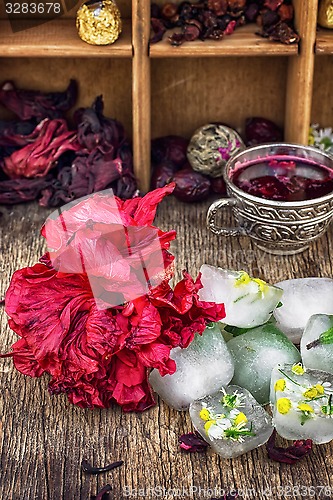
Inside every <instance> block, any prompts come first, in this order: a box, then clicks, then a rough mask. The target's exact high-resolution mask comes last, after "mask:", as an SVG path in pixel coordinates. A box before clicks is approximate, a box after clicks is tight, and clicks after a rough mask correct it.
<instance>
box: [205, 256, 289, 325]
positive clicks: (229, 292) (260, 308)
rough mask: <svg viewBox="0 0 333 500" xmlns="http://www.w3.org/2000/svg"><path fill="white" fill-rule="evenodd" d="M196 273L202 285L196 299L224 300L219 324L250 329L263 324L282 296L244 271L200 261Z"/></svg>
mask: <svg viewBox="0 0 333 500" xmlns="http://www.w3.org/2000/svg"><path fill="white" fill-rule="evenodd" d="M200 272H201V282H202V285H203V288H202V289H201V290H199V297H200V299H201V300H204V301H207V302H209V301H211V302H216V303H224V305H225V311H226V317H225V318H224V319H223V323H226V324H227V325H231V326H237V327H239V328H253V327H255V326H258V325H262V324H263V323H266V321H268V319H269V318H270V317H271V315H272V311H273V309H274V308H275V307H276V306H277V304H278V303H279V301H280V299H281V297H282V293H283V292H282V290H280V289H279V288H277V287H275V286H271V285H268V284H267V283H266V282H265V281H262V280H260V279H257V278H251V277H250V276H249V275H248V274H247V273H246V272H245V271H230V270H228V269H221V268H219V267H214V266H209V265H207V264H204V265H203V266H201V269H200Z"/></svg>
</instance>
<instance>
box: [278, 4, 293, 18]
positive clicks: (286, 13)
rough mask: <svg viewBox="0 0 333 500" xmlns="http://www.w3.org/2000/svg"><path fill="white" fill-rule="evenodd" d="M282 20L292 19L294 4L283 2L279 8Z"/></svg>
mask: <svg viewBox="0 0 333 500" xmlns="http://www.w3.org/2000/svg"><path fill="white" fill-rule="evenodd" d="M278 14H279V17H280V20H281V21H291V20H292V19H293V17H294V8H293V6H292V5H287V4H285V3H284V4H282V5H281V7H280V8H279V10H278Z"/></svg>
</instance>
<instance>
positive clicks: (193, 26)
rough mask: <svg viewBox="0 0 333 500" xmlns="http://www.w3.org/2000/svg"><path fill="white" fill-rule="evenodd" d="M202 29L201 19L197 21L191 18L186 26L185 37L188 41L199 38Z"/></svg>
mask: <svg viewBox="0 0 333 500" xmlns="http://www.w3.org/2000/svg"><path fill="white" fill-rule="evenodd" d="M201 31H202V26H201V23H200V22H199V21H196V20H195V19H191V20H190V21H187V23H186V25H185V28H184V39H185V40H186V41H187V42H192V41H193V40H197V39H198V38H199V36H200V33H201Z"/></svg>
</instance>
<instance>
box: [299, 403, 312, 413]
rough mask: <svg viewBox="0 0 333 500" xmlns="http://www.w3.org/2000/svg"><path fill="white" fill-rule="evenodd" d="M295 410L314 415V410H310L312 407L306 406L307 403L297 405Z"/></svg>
mask: <svg viewBox="0 0 333 500" xmlns="http://www.w3.org/2000/svg"><path fill="white" fill-rule="evenodd" d="M297 408H298V409H299V410H301V411H306V412H309V413H314V409H313V408H312V406H310V405H308V403H299V405H298V406H297Z"/></svg>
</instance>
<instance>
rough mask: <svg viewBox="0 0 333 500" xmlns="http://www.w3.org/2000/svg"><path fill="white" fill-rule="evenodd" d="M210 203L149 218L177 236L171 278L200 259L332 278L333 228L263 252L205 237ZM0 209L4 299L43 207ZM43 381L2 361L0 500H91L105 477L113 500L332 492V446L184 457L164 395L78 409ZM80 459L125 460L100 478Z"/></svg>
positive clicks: (29, 254)
mask: <svg viewBox="0 0 333 500" xmlns="http://www.w3.org/2000/svg"><path fill="white" fill-rule="evenodd" d="M208 205H209V203H208V202H207V203H202V204H196V205H186V204H182V203H178V202H176V201H175V200H174V199H173V198H171V197H170V198H169V199H167V200H165V201H164V202H163V203H162V205H161V207H160V209H159V212H158V216H157V219H156V225H159V226H160V227H161V228H162V229H163V230H168V229H171V228H173V229H176V230H177V233H178V237H177V240H176V241H175V242H174V244H173V245H172V251H173V252H174V254H175V255H176V263H177V274H178V276H177V277H178V278H179V277H180V271H181V270H182V269H187V270H188V271H189V272H190V273H191V274H192V275H197V273H198V270H199V268H200V265H201V264H203V263H208V264H212V265H219V266H221V267H228V268H231V269H244V270H246V271H248V272H250V273H252V274H253V275H255V276H256V277H259V278H263V279H265V280H267V281H269V282H271V283H274V282H276V281H279V280H283V279H288V278H294V277H306V276H322V277H331V276H332V275H333V273H332V258H331V255H332V241H333V234H332V230H331V231H330V232H329V233H328V234H327V235H325V236H324V237H323V238H322V239H321V240H319V241H318V242H316V243H314V244H313V245H312V246H311V248H310V249H309V250H308V251H306V252H304V253H302V254H300V255H297V256H291V257H280V256H270V255H268V254H265V253H262V252H261V251H259V250H258V249H256V248H255V246H253V245H252V244H251V242H250V241H249V239H248V238H239V239H237V238H232V239H226V238H217V237H216V236H214V235H213V234H211V233H210V232H209V231H208V230H207V229H206V226H205V216H206V211H207V207H208ZM1 211H2V216H1V217H0V297H3V295H4V292H5V290H6V289H7V287H8V284H9V281H10V277H11V275H12V273H13V272H14V271H15V270H16V269H18V268H21V267H24V266H27V265H32V264H33V263H35V262H36V261H37V260H38V257H39V256H40V255H41V254H42V253H43V251H44V241H43V238H42V237H41V236H40V234H39V229H40V227H41V225H42V223H43V221H44V220H45V218H46V217H47V215H48V213H49V212H48V211H47V210H45V209H42V208H40V207H38V206H37V205H36V204H29V205H25V206H17V207H13V208H6V207H2V208H1ZM0 325H1V326H0V328H1V339H0V351H1V352H7V351H8V350H9V349H10V346H11V345H12V343H13V342H14V341H15V340H16V339H17V337H16V335H15V334H14V333H13V332H11V331H10V330H9V328H8V326H7V321H6V315H5V313H4V311H3V308H2V307H1V308H0ZM47 382H48V381H47V377H42V378H40V379H31V378H28V377H24V376H23V375H21V374H20V373H18V372H17V371H16V370H15V369H14V368H13V364H12V360H11V359H5V360H0V396H1V397H0V446H1V468H0V498H1V499H4V500H5V499H13V500H21V499H25V500H35V499H36V500H37V499H38V500H48V499H52V500H56V499H66V500H67V499H68V500H71V499H73V500H74V499H75V500H77V499H82V500H88V499H89V498H90V495H91V494H96V491H97V490H98V489H99V488H100V487H102V486H103V485H104V484H106V483H110V484H111V485H112V487H113V490H112V492H111V494H110V497H109V498H110V499H117V500H122V499H126V498H131V499H139V498H152V499H155V498H156V499H157V498H163V499H166V500H173V499H175V498H191V499H192V498H193V499H199V498H200V499H201V498H209V495H210V497H216V496H217V495H216V494H214V488H218V489H219V488H221V489H225V491H230V490H233V489H234V488H238V489H239V490H243V498H259V499H267V498H270V499H274V500H275V499H277V498H283V499H287V498H296V499H310V498H318V499H328V498H333V480H332V473H333V458H332V451H333V446H332V444H328V445H321V446H314V449H313V452H312V454H311V455H309V456H308V457H306V458H305V459H303V460H302V461H300V462H299V463H298V464H296V465H293V466H289V465H286V464H279V463H276V462H272V461H270V460H269V459H268V457H267V453H266V449H265V447H261V448H258V449H256V450H254V451H252V452H250V453H247V454H246V455H243V456H241V457H239V458H237V459H233V460H225V459H222V458H220V457H219V456H218V455H216V454H215V453H212V452H211V451H209V452H207V453H206V454H186V453H184V452H182V451H180V449H179V447H178V436H179V435H180V434H182V433H184V432H189V431H191V430H192V427H191V422H190V419H189V416H188V413H187V412H176V411H174V410H171V409H169V408H168V407H167V406H166V405H165V404H163V402H159V404H157V406H156V407H155V408H153V409H151V410H149V411H147V412H145V413H143V414H123V413H122V412H121V410H120V408H117V407H112V408H110V409H108V410H102V411H99V410H95V411H91V410H82V409H80V408H76V407H74V406H72V405H70V404H69V403H68V402H67V398H66V396H64V395H61V396H57V397H51V396H50V395H49V393H48V391H47ZM280 443H281V444H287V442H284V441H283V440H281V441H280ZM84 458H85V459H87V460H89V461H90V462H92V463H93V464H95V465H103V464H106V463H109V462H111V461H114V460H119V459H122V460H124V462H125V463H124V466H123V467H122V468H120V469H116V470H114V471H112V472H109V473H105V474H102V475H100V476H98V477H96V476H87V475H85V474H84V473H82V472H81V469H80V465H81V461H82V459H84ZM297 487H299V490H297ZM270 488H271V492H270ZM177 490H180V491H177ZM191 490H192V492H191ZM177 494H178V496H177ZM180 494H182V495H183V496H182V497H181V496H179V495H180Z"/></svg>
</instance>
